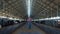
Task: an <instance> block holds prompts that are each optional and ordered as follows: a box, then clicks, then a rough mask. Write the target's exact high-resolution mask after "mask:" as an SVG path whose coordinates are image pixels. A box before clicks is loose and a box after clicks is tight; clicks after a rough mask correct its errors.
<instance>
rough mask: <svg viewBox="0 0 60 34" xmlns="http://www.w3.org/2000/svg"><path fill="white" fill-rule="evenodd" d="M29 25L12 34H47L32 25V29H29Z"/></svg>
mask: <svg viewBox="0 0 60 34" xmlns="http://www.w3.org/2000/svg"><path fill="white" fill-rule="evenodd" d="M27 26H28V25H27V24H26V25H24V26H23V27H21V28H19V29H17V30H15V31H14V32H13V33H12V34H46V33H45V32H44V31H42V30H41V29H39V28H37V27H36V26H34V25H33V24H32V29H28V28H27Z"/></svg>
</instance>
